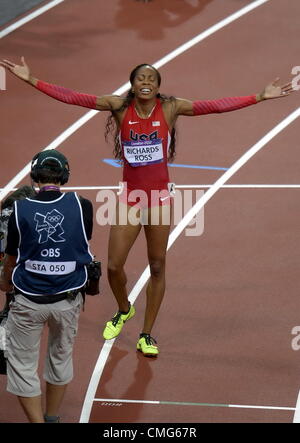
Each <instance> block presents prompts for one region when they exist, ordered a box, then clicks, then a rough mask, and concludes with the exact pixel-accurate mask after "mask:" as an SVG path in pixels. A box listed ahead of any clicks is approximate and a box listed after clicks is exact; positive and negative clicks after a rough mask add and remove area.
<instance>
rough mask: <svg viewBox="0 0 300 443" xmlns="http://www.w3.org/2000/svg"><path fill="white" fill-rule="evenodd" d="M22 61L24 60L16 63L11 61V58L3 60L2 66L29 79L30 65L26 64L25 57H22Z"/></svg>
mask: <svg viewBox="0 0 300 443" xmlns="http://www.w3.org/2000/svg"><path fill="white" fill-rule="evenodd" d="M21 62H22V64H21V65H16V64H15V63H13V62H10V61H9V60H2V61H1V62H0V64H1V66H4V68H6V69H8V70H9V71H10V72H12V73H13V74H15V75H16V76H17V77H19V78H20V79H22V80H25V81H28V80H29V78H30V69H29V66H28V65H27V64H26V62H25V59H24V57H21Z"/></svg>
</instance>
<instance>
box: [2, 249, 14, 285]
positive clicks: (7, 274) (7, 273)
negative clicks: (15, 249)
mask: <svg viewBox="0 0 300 443" xmlns="http://www.w3.org/2000/svg"><path fill="white" fill-rule="evenodd" d="M16 260H17V257H15V256H14V255H8V254H5V256H4V259H3V269H2V272H1V276H0V289H1V291H3V292H10V291H12V290H13V284H12V281H11V277H12V273H13V270H14V267H15V266H16Z"/></svg>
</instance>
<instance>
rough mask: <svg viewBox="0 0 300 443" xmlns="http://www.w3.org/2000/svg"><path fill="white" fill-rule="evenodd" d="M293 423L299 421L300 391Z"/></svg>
mask: <svg viewBox="0 0 300 443" xmlns="http://www.w3.org/2000/svg"><path fill="white" fill-rule="evenodd" d="M293 423H300V391H299V393H298V398H297V403H296V408H295V414H294V418H293Z"/></svg>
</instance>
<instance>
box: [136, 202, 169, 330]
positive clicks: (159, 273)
mask: <svg viewBox="0 0 300 443" xmlns="http://www.w3.org/2000/svg"><path fill="white" fill-rule="evenodd" d="M148 211H149V215H153V212H154V211H159V223H158V224H152V223H151V220H149V223H148V224H146V225H145V226H144V229H145V235H146V239H147V251H148V260H149V265H150V274H151V275H150V280H149V283H148V286H147V290H146V296H147V301H146V311H145V319H144V326H143V331H142V332H143V333H145V334H150V333H151V330H152V327H153V324H154V322H155V319H156V317H157V314H158V311H159V308H160V305H161V302H162V300H163V297H164V293H165V284H166V283H165V268H166V251H167V244H168V238H169V232H170V220H169V222H167V221H166V220H168V217H164V215H165V214H167V213H168V211H169V213H170V206H161V207H155V208H151V209H149V210H148Z"/></svg>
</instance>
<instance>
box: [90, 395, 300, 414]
mask: <svg viewBox="0 0 300 443" xmlns="http://www.w3.org/2000/svg"><path fill="white" fill-rule="evenodd" d="M94 401H95V402H98V403H100V402H101V403H120V404H122V403H127V404H132V403H133V404H150V405H151V404H152V405H165V406H204V407H214V408H218V407H219V408H241V409H265V410H277V411H295V409H296V408H290V407H286V406H257V405H230V404H225V403H200V402H187V401H163V400H130V399H119V398H114V399H112V398H95V400H94ZM104 406H106V405H104Z"/></svg>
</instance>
